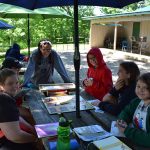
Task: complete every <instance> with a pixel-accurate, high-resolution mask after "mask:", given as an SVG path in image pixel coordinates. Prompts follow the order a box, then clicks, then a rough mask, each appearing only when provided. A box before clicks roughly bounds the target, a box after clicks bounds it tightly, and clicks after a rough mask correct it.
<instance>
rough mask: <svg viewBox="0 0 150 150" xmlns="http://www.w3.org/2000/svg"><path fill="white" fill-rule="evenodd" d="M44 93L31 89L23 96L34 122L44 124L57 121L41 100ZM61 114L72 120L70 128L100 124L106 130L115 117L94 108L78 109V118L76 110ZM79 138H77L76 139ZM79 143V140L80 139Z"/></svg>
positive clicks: (45, 143) (56, 117) (44, 139)
mask: <svg viewBox="0 0 150 150" xmlns="http://www.w3.org/2000/svg"><path fill="white" fill-rule="evenodd" d="M44 97H45V96H44V94H43V93H41V92H39V91H38V90H36V91H35V90H31V91H30V92H29V93H28V94H27V95H26V97H25V99H26V102H27V103H28V105H29V108H30V111H31V114H32V115H33V118H34V120H35V123H36V124H44V123H51V122H58V121H59V115H57V114H55V115H50V114H49V113H48V111H47V109H46V107H45V106H44V104H43V102H42V98H44ZM63 116H64V117H65V118H67V119H69V120H72V124H71V128H75V127H82V126H88V125H100V126H102V127H103V128H104V129H105V130H106V131H110V127H111V122H112V121H113V120H116V117H114V116H112V115H110V114H108V113H97V112H95V111H94V110H85V111H80V118H77V117H76V112H67V113H63ZM42 140H43V142H44V147H45V149H46V150H49V148H48V147H49V146H48V142H47V138H43V139H42ZM77 140H79V139H77ZM80 144H81V141H80ZM86 146H87V145H86V143H85V142H82V148H81V149H83V147H84V149H86ZM135 149H137V150H144V148H139V147H138V148H137V147H136V148H135Z"/></svg>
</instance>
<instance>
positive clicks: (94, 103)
mask: <svg viewBox="0 0 150 150" xmlns="http://www.w3.org/2000/svg"><path fill="white" fill-rule="evenodd" d="M99 103H100V101H99V100H94V101H93V102H91V104H92V105H94V106H98V105H99Z"/></svg>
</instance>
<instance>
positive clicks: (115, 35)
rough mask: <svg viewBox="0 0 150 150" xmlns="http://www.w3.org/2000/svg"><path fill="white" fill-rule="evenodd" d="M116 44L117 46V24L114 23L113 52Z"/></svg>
mask: <svg viewBox="0 0 150 150" xmlns="http://www.w3.org/2000/svg"><path fill="white" fill-rule="evenodd" d="M116 44H117V23H115V29H114V50H116Z"/></svg>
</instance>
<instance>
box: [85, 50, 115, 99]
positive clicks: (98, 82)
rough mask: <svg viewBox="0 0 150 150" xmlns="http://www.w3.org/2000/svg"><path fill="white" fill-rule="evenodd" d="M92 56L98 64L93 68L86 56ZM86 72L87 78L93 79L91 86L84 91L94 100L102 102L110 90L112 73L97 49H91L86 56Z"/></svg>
mask: <svg viewBox="0 0 150 150" xmlns="http://www.w3.org/2000/svg"><path fill="white" fill-rule="evenodd" d="M89 54H91V55H94V56H95V57H96V59H97V62H98V67H97V68H94V66H93V65H92V64H90V62H89V60H88V55H89ZM87 63H88V66H89V68H88V72H87V78H93V84H92V86H88V87H85V91H86V92H87V93H89V94H90V95H92V96H94V97H95V98H97V99H99V100H102V99H103V97H104V95H105V94H107V93H108V92H109V91H110V89H111V88H112V85H113V84H112V73H111V71H110V69H109V68H108V67H107V66H106V63H105V62H104V60H103V55H102V53H101V51H100V49H99V48H92V49H90V51H89V52H88V54H87ZM85 80H86V79H85Z"/></svg>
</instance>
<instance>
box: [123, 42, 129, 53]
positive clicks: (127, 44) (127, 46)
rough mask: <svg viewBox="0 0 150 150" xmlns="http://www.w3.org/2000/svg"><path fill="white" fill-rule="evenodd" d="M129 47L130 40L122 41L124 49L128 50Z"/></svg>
mask: <svg viewBox="0 0 150 150" xmlns="http://www.w3.org/2000/svg"><path fill="white" fill-rule="evenodd" d="M128 48H129V43H128V41H127V40H123V41H122V51H125V52H126V51H127V50H128Z"/></svg>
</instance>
